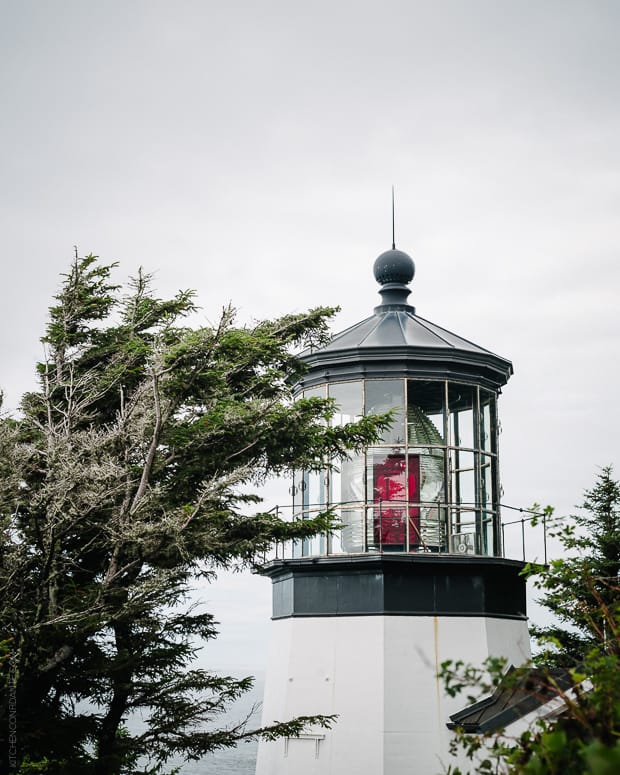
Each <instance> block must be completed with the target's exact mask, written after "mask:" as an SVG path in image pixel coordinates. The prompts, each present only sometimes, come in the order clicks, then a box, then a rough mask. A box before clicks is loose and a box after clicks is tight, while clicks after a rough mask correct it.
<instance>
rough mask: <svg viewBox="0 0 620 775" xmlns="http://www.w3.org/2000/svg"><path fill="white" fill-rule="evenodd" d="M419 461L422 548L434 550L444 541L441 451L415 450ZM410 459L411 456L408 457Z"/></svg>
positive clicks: (434, 448) (443, 453)
mask: <svg viewBox="0 0 620 775" xmlns="http://www.w3.org/2000/svg"><path fill="white" fill-rule="evenodd" d="M415 452H416V453H418V457H419V460H420V504H421V507H420V534H421V543H422V545H423V548H425V549H431V550H434V549H436V548H437V547H440V546H441V545H442V544H443V542H444V539H445V529H444V527H443V524H442V523H443V519H444V517H443V516H442V514H443V510H442V508H441V506H442V505H443V503H444V502H445V494H444V492H445V488H444V456H445V452H444V450H443V449H438V448H437V447H429V448H427V449H424V450H422V449H417V450H415ZM410 457H411V455H410Z"/></svg>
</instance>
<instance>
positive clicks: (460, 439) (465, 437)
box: [448, 383, 476, 448]
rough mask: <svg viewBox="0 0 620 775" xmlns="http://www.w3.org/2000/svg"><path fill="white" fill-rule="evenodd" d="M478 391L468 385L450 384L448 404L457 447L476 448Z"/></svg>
mask: <svg viewBox="0 0 620 775" xmlns="http://www.w3.org/2000/svg"><path fill="white" fill-rule="evenodd" d="M475 399H476V391H475V388H471V387H469V386H468V385H459V384H456V383H450V384H449V385H448V404H449V407H450V414H451V416H452V417H451V419H452V431H453V436H452V444H454V445H455V446H457V447H469V448H473V446H474V407H475V404H476V400H475Z"/></svg>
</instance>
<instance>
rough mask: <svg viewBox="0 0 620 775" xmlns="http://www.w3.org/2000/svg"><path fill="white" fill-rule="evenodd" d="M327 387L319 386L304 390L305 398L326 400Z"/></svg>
mask: <svg viewBox="0 0 620 775" xmlns="http://www.w3.org/2000/svg"><path fill="white" fill-rule="evenodd" d="M326 388H327V385H317V386H316V387H313V388H308V389H307V390H304V398H325V396H326Z"/></svg>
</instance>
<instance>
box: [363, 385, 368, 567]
mask: <svg viewBox="0 0 620 775" xmlns="http://www.w3.org/2000/svg"><path fill="white" fill-rule="evenodd" d="M365 416H366V380H363V381H362V417H365ZM367 465H368V454H367V453H366V451H364V452H363V453H362V471H363V474H362V494H363V498H364V502H363V506H362V530H363V536H362V551H364V552H367V551H368V473H367V468H366V466H367Z"/></svg>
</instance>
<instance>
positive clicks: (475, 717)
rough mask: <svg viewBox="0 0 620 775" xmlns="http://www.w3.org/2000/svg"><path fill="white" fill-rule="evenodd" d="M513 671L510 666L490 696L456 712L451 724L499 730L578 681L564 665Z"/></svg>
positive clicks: (481, 730)
mask: <svg viewBox="0 0 620 775" xmlns="http://www.w3.org/2000/svg"><path fill="white" fill-rule="evenodd" d="M514 673H515V668H514V667H511V668H510V669H509V670H508V672H507V673H506V676H505V677H504V681H503V685H500V686H499V687H498V688H497V689H496V690H495V692H494V693H493V694H492V695H491V696H490V697H486V698H485V699H483V700H480V701H479V702H476V703H474V704H473V705H470V706H469V707H467V708H464V709H463V710H460V711H459V712H458V713H453V714H452V715H451V716H450V722H449V723H448V724H447V726H448V728H449V729H454V728H455V727H461V728H462V729H464V730H465V732H470V733H474V734H480V733H485V732H497V731H498V730H501V729H504V728H505V727H507V726H508V725H509V724H512V723H513V722H514V721H517V720H518V719H520V718H523V716H526V715H527V714H528V713H531V712H532V711H533V710H536V709H537V708H540V707H542V706H543V705H546V704H547V703H548V702H551V700H554V699H555V698H556V697H558V696H560V695H561V694H562V693H563V692H565V691H567V690H568V689H571V688H572V687H573V686H574V685H575V684H574V681H573V679H572V677H571V675H570V673H569V672H568V670H564V669H562V668H555V669H553V670H550V671H548V672H545V671H543V670H535V669H532V670H529V671H528V672H527V673H525V674H523V675H521V676H519V677H517V676H515V675H514Z"/></svg>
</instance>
